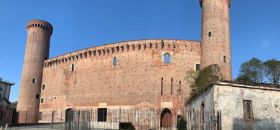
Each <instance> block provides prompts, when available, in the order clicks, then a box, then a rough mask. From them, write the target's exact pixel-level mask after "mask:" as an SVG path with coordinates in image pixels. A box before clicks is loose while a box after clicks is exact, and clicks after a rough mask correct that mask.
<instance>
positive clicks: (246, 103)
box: [243, 100, 254, 121]
mask: <svg viewBox="0 0 280 130" xmlns="http://www.w3.org/2000/svg"><path fill="white" fill-rule="evenodd" d="M243 112H244V115H243V118H244V120H246V121H253V120H254V115H253V108H252V101H251V100H243Z"/></svg>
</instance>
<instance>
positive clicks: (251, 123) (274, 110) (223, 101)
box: [186, 82, 280, 130]
mask: <svg viewBox="0 0 280 130" xmlns="http://www.w3.org/2000/svg"><path fill="white" fill-rule="evenodd" d="M186 120H187V128H188V130H280V86H279V85H268V84H259V85H243V84H236V83H232V82H217V83H214V84H212V85H210V86H208V87H207V88H206V89H205V90H204V91H203V92H201V93H200V94H197V95H196V96H194V97H192V98H191V99H190V100H188V102H187V106H186Z"/></svg>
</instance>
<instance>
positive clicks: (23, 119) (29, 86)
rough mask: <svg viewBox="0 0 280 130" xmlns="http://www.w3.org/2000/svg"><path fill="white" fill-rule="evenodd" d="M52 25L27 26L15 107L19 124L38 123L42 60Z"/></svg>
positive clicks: (41, 21)
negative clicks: (18, 93) (17, 99)
mask: <svg viewBox="0 0 280 130" xmlns="http://www.w3.org/2000/svg"><path fill="white" fill-rule="evenodd" d="M52 31H53V28H52V25H51V24H49V23H48V22H46V21H43V20H32V21H30V22H28V24H27V42H26V48H25V56H24V64H23V71H22V77H21V86H20V97H19V101H18V105H17V111H18V112H19V123H36V122H38V115H39V104H40V92H41V89H40V88H41V82H42V72H43V64H44V60H45V59H48V57H49V46H50V37H51V35H52Z"/></svg>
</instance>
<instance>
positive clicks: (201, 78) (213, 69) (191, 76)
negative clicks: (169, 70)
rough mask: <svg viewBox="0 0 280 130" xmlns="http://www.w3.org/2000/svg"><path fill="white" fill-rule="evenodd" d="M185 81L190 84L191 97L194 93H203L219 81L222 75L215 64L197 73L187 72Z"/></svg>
mask: <svg viewBox="0 0 280 130" xmlns="http://www.w3.org/2000/svg"><path fill="white" fill-rule="evenodd" d="M187 79H188V80H189V82H190V83H191V85H190V87H191V88H192V92H191V95H195V94H196V93H199V92H201V91H203V90H204V89H205V88H206V87H208V86H209V85H210V84H211V83H214V82H216V81H218V80H221V79H222V75H221V73H220V67H219V66H218V65H216V64H213V65H209V66H207V67H206V68H204V69H202V70H200V71H198V72H195V71H193V70H191V71H188V74H187Z"/></svg>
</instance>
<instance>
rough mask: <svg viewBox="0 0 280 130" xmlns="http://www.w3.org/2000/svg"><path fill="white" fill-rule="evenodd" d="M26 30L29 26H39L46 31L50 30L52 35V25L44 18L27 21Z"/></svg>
mask: <svg viewBox="0 0 280 130" xmlns="http://www.w3.org/2000/svg"><path fill="white" fill-rule="evenodd" d="M26 28H27V30H29V29H30V28H41V29H43V30H45V31H47V32H50V35H52V32H53V27H52V25H51V24H50V23H48V22H47V21H44V20H39V19H34V20H31V21H30V22H28V23H27V27H26Z"/></svg>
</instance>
